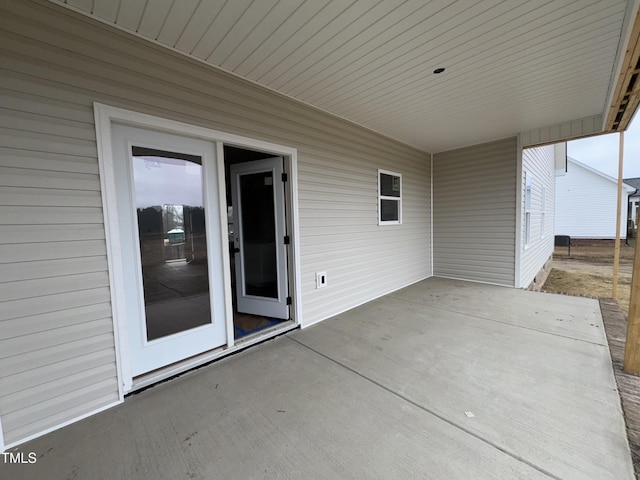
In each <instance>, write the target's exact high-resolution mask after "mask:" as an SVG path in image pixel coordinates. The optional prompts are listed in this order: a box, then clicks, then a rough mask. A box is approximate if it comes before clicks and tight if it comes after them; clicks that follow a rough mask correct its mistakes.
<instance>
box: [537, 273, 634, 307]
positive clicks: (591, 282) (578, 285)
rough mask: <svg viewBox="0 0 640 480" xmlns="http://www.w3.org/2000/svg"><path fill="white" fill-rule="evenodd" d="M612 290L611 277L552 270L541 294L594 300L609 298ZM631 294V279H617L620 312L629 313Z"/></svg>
mask: <svg viewBox="0 0 640 480" xmlns="http://www.w3.org/2000/svg"><path fill="white" fill-rule="evenodd" d="M612 288H613V276H612V275H597V274H593V273H583V272H571V271H567V270H558V269H556V268H552V269H551V272H549V276H548V277H547V281H546V282H545V283H544V285H543V287H542V291H543V292H560V293H567V294H569V295H583V296H587V297H596V298H611V293H612ZM630 294H631V279H630V278H627V277H620V278H619V279H618V299H617V300H618V303H619V304H620V307H621V308H622V311H623V312H625V315H626V313H627V312H628V311H629V298H630Z"/></svg>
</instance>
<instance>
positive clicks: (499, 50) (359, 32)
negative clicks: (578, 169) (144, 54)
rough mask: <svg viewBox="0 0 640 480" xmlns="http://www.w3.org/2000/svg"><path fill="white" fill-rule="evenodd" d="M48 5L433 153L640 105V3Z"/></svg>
mask: <svg viewBox="0 0 640 480" xmlns="http://www.w3.org/2000/svg"><path fill="white" fill-rule="evenodd" d="M51 1H52V2H53V3H57V4H61V5H63V6H65V7H67V8H69V9H72V10H75V11H79V12H81V13H83V14H85V15H88V16H90V17H93V18H95V19H98V20H100V21H102V22H105V23H107V24H109V25H112V26H115V27H117V28H120V29H122V30H125V31H127V32H130V33H133V34H135V35H137V36H139V37H143V38H145V39H147V40H149V41H151V42H154V43H156V44H159V45H162V46H164V47H166V48H168V49H171V50H173V51H174V52H177V53H179V54H182V55H187V56H189V57H191V58H193V59H195V60H197V61H200V62H204V63H206V64H208V65H210V66H212V67H215V68H219V69H222V70H225V71H227V72H229V73H231V74H233V75H236V76H239V77H242V78H245V79H247V80H249V81H251V82H255V83H258V84H260V85H262V86H264V87H266V88H269V89H271V90H275V91H277V92H279V93H281V94H283V95H286V96H289V97H293V98H295V99H297V100H299V101H301V102H304V103H306V104H308V105H312V106H313V107H316V108H319V109H322V110H324V111H327V112H330V113H332V114H334V115H337V116H339V117H342V118H345V119H347V120H350V121H352V122H354V123H357V124H359V125H362V126H364V127H367V128H369V129H372V130H374V131H377V132H380V133H382V134H384V135H386V136H389V137H392V138H395V139H398V140H400V141H402V142H404V143H406V144H409V145H412V146H415V147H417V148H419V149H421V150H423V151H426V152H432V153H437V152H440V151H445V150H449V149H453V148H457V147H462V146H465V145H472V144H478V143H483V142H488V141H492V140H497V139H501V138H506V137H511V136H516V135H518V134H522V135H521V139H522V140H521V142H522V145H523V146H529V145H535V144H543V143H552V142H554V141H560V140H566V139H571V138H577V137H580V136H586V135H591V134H595V133H602V132H605V131H606V132H609V131H616V130H623V129H625V128H626V125H627V123H628V121H629V120H630V118H631V115H632V114H633V112H634V111H635V110H636V107H637V105H638V92H640V82H636V81H635V78H637V73H638V66H639V65H640V64H639V63H638V61H639V59H640V48H638V39H639V38H640V21H639V20H638V7H639V4H640V0H626V1H625V0H592V1H590V2H565V1H548V0H529V1H526V2H511V1H507V2H505V1H502V0H483V1H480V2H467V1H454V0H450V1H446V0H444V1H438V2H424V1H421V0H410V1H400V0H385V1H382V2H364V1H357V2H340V1H328V0H317V1H316V0H314V1H305V0H289V1H286V2H278V1H276V0H264V1H262V0H261V1H259V2H258V1H254V2H246V1H237V2H236V1H234V2H228V1H227V2H225V1H222V0H210V1H204V2H199V1H195V0H189V1H186V0H185V1H181V2H171V1H167V0H147V1H141V0H140V1H127V2H116V1H113V0H92V1H77V0H51ZM439 69H443V70H444V71H443V72H442V73H439V74H437V73H436V72H437V71H438V70H439ZM461 132H464V135H461V134H460V133H461Z"/></svg>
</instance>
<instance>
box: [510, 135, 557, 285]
mask: <svg viewBox="0 0 640 480" xmlns="http://www.w3.org/2000/svg"><path fill="white" fill-rule="evenodd" d="M555 169H556V158H555V148H554V146H553V145H548V146H544V147H535V148H526V149H524V150H523V151H522V178H521V182H522V190H521V191H522V195H521V198H520V209H521V219H522V221H521V227H520V228H521V230H522V232H521V238H522V242H521V243H522V245H521V249H520V278H519V281H520V284H519V286H520V287H522V288H526V287H528V286H529V284H531V282H532V281H533V279H534V278H535V276H536V274H537V273H538V272H539V271H540V269H541V268H542V267H543V266H544V264H545V262H546V261H547V260H548V259H549V257H550V256H551V255H552V254H553V244H554V238H553V237H554V236H553V224H554V202H555ZM525 174H526V175H527V176H530V177H531V179H532V184H531V187H532V188H531V212H530V215H531V227H530V228H531V231H530V237H529V238H530V240H529V245H527V246H525V238H526V235H525V233H526V232H525V228H526V225H525V218H526V212H525V194H526V186H525ZM543 193H544V196H545V200H544V201H543V199H542V196H543ZM543 205H544V207H545V208H544V225H543V215H542V212H543V209H542V207H543Z"/></svg>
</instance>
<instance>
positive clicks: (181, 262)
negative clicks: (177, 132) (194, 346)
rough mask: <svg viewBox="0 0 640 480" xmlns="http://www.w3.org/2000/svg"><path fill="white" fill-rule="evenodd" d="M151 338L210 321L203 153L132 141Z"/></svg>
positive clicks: (141, 252)
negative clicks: (140, 144)
mask: <svg viewBox="0 0 640 480" xmlns="http://www.w3.org/2000/svg"><path fill="white" fill-rule="evenodd" d="M132 163H133V178H134V192H135V204H136V212H137V223H138V238H139V243H140V245H139V247H140V260H141V264H142V280H143V290H144V306H145V317H146V318H145V322H146V337H147V341H151V340H156V339H158V338H161V337H166V336H168V335H173V334H176V333H179V332H183V331H185V330H189V329H192V328H195V327H199V326H202V325H205V324H207V323H210V322H211V304H210V296H209V274H208V268H207V235H206V231H205V209H204V194H203V172H202V159H201V158H200V157H198V156H194V155H185V154H180V153H175V152H167V151H163V150H155V149H149V148H142V147H137V146H133V147H132Z"/></svg>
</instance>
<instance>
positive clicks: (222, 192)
mask: <svg viewBox="0 0 640 480" xmlns="http://www.w3.org/2000/svg"><path fill="white" fill-rule="evenodd" d="M93 110H94V117H95V124H96V141H97V147H98V165H99V171H100V186H101V192H102V209H103V216H104V227H105V237H106V247H107V263H108V268H109V286H110V293H111V313H112V318H113V329H114V336H115V350H116V366H117V372H118V388H119V394H120V400H121V401H122V400H123V398H124V394H125V393H127V392H129V391H131V390H132V389H133V387H134V385H133V376H132V373H131V357H130V351H129V346H128V340H129V335H128V327H127V318H126V311H125V308H124V304H125V301H124V298H125V297H124V286H123V279H124V269H123V268H122V251H121V249H120V246H119V242H118V238H119V237H120V227H119V219H118V210H117V203H116V197H117V196H116V187H115V185H116V178H115V174H114V168H113V167H114V165H113V147H112V142H111V139H112V132H111V125H112V123H120V124H124V125H129V126H133V127H140V128H146V129H151V130H156V131H159V132H165V133H171V134H176V135H181V136H185V137H192V138H198V139H202V140H207V141H211V142H214V143H215V144H216V153H217V155H216V161H217V164H218V165H217V166H218V185H217V187H218V196H219V204H220V208H221V212H220V213H221V214H220V225H219V228H220V234H221V235H222V238H228V228H227V215H226V204H227V201H226V185H225V171H224V151H223V145H224V144H226V145H233V146H237V147H241V148H248V149H253V150H259V151H263V152H266V153H271V154H274V156H283V157H285V160H286V161H288V169H289V172H288V174H289V177H290V179H289V181H290V189H291V191H290V195H291V212H290V215H289V219H288V221H289V222H290V228H291V235H292V242H291V257H290V258H291V260H292V262H293V276H292V277H291V278H290V288H291V293H292V297H293V305H292V307H293V309H292V311H291V313H292V315H291V316H292V320H293V321H294V322H295V325H302V324H303V323H302V304H301V302H302V292H301V274H300V235H299V216H298V215H299V214H298V168H297V167H298V158H297V150H296V149H295V148H291V147H287V146H283V145H278V144H275V143H270V142H264V141H261V140H255V139H252V138H248V137H243V136H240V135H234V134H230V133H225V132H220V131H217V130H212V129H210V128H205V127H199V126H196V125H190V124H187V123H182V122H176V121H173V120H167V119H165V118H161V117H156V116H153V115H148V114H144V113H139V112H134V111H130V110H125V109H122V108H118V107H112V106H109V105H104V104H101V103H97V102H95V103H94V104H93ZM222 209H224V211H222ZM222 259H223V270H224V277H225V279H224V297H225V312H226V320H227V346H226V348H224V349H223V350H222V351H220V352H216V353H215V354H214V355H213V356H212V355H209V356H208V357H207V358H203V359H202V361H201V362H197V361H196V362H189V363H188V364H185V365H184V366H181V367H180V370H186V369H188V368H191V367H192V366H195V365H197V364H198V363H204V362H206V361H210V360H212V359H213V358H216V357H219V356H222V355H227V354H229V353H232V352H234V351H236V350H238V349H239V348H244V347H246V346H247V343H242V344H241V345H235V344H234V335H233V307H232V300H231V295H232V293H231V268H230V265H231V263H230V256H229V249H228V248H226V245H223V247H222ZM262 338H264V337H262ZM175 373H178V372H176V371H175V370H172V371H171V372H167V374H166V376H169V375H174V374H175ZM160 378H161V377H157V379H156V381H157V380H159V379H160Z"/></svg>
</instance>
